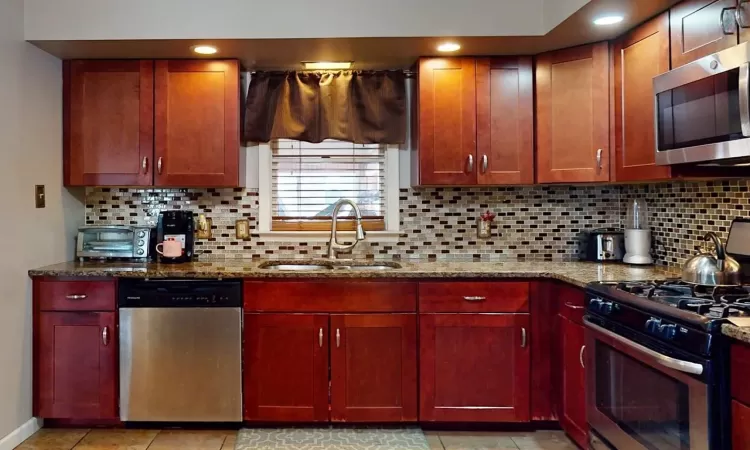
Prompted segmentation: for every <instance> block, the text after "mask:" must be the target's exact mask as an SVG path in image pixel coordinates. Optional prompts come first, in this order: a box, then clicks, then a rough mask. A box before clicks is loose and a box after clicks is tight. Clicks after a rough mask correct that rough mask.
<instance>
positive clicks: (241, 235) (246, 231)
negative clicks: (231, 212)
mask: <svg viewBox="0 0 750 450" xmlns="http://www.w3.org/2000/svg"><path fill="white" fill-rule="evenodd" d="M234 232H235V233H234V234H235V236H236V237H237V239H248V238H249V237H250V222H249V221H248V220H247V219H240V220H238V221H236V222H235V223H234Z"/></svg>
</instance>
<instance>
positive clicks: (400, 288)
mask: <svg viewBox="0 0 750 450" xmlns="http://www.w3.org/2000/svg"><path fill="white" fill-rule="evenodd" d="M244 293H245V311H259V312H333V313H336V312H339V313H346V312H414V311H416V310H417V284H416V283H411V282H403V281H352V280H330V281H245V289H244Z"/></svg>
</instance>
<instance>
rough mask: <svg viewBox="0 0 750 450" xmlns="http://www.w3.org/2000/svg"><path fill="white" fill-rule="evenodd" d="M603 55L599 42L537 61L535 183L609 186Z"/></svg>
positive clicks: (606, 76)
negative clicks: (573, 183)
mask: <svg viewBox="0 0 750 450" xmlns="http://www.w3.org/2000/svg"><path fill="white" fill-rule="evenodd" d="M608 54H609V50H608V44H607V43H606V42H602V43H599V44H593V45H586V46H582V47H575V48H570V49H565V50H559V51H555V52H550V53H543V54H541V55H539V56H538V59H537V68H536V83H537V85H536V86H537V181H538V182H539V183H572V182H596V181H609V116H610V110H609V58H608ZM651 116H653V113H652V114H651Z"/></svg>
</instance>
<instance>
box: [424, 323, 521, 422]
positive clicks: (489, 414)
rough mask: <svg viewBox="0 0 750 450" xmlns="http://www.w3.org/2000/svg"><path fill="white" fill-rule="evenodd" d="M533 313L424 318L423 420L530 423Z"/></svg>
mask: <svg viewBox="0 0 750 450" xmlns="http://www.w3.org/2000/svg"><path fill="white" fill-rule="evenodd" d="M529 324H530V319H529V315H528V314H422V315H420V324H419V327H420V355H419V357H420V369H421V370H420V385H419V387H420V420H421V421H427V422H429V421H439V422H527V421H529V409H530V393H529V385H530V382H529V378H530V374H529V372H530V353H529V348H528V345H527V344H528V342H527V340H530V339H531V337H530V336H527V332H528V330H529Z"/></svg>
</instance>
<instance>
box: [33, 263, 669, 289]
mask: <svg viewBox="0 0 750 450" xmlns="http://www.w3.org/2000/svg"><path fill="white" fill-rule="evenodd" d="M268 261H270V260H241V259H237V260H230V259H227V260H208V261H197V262H192V263H186V264H157V263H117V262H83V263H81V262H66V263H62V264H55V265H52V266H47V267H41V268H39V269H34V270H30V271H29V275H30V276H32V277H36V276H52V277H122V278H219V277H221V278H255V279H269V278H271V279H273V278H277V279H278V278H287V279H288V278H296V279H300V278H367V279H377V278H383V279H397V278H398V279H404V278H407V279H408V278H481V279H502V278H552V279H556V280H561V281H565V282H568V283H571V284H574V285H576V286H580V287H583V286H585V285H586V284H588V283H590V282H592V281H622V280H651V279H664V278H669V277H674V276H676V273H675V272H673V271H672V272H670V271H667V270H665V269H664V268H662V267H634V266H627V265H624V264H611V263H610V264H599V263H590V262H549V261H524V262H519V261H507V262H479V261H471V262H468V261H467V262H463V261H457V262H453V261H450V262H447V261H403V262H402V261H399V262H397V263H396V264H400V265H401V268H400V269H395V270H356V271H354V270H345V269H336V270H330V269H321V270H314V271H278V270H268V269H263V268H261V267H259V266H261V265H262V264H264V263H267V262H268ZM314 261H316V262H320V263H321V264H330V261H328V260H318V259H316V260H314ZM276 262H283V263H290V264H294V263H299V261H298V260H297V261H295V260H284V261H282V260H276ZM337 263H338V264H346V262H343V261H339V262H337ZM350 263H351V262H350ZM356 263H357V264H384V263H385V264H394V263H393V262H390V261H389V262H385V261H373V260H362V261H357V262H356Z"/></svg>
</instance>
